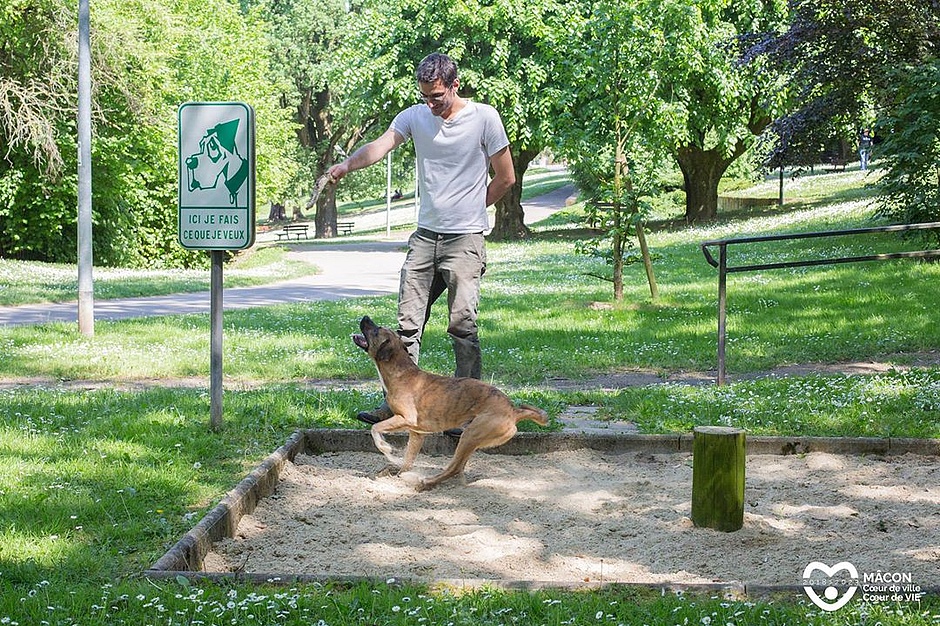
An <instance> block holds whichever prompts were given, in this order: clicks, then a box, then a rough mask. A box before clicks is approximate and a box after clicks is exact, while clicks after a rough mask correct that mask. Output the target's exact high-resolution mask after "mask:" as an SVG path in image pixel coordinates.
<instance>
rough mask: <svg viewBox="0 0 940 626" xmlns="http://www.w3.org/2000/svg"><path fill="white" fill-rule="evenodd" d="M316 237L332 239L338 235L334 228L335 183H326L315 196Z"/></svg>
mask: <svg viewBox="0 0 940 626" xmlns="http://www.w3.org/2000/svg"><path fill="white" fill-rule="evenodd" d="M316 226H317V234H316V235H315V238H316V239H332V238H333V237H336V236H338V235H339V233H338V231H337V228H336V185H327V186H326V188H324V189H323V192H322V193H320V197H319V198H317V215H316Z"/></svg>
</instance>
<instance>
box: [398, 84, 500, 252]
mask: <svg viewBox="0 0 940 626" xmlns="http://www.w3.org/2000/svg"><path fill="white" fill-rule="evenodd" d="M391 128H392V130H394V131H395V132H397V133H398V134H399V135H401V136H402V137H404V138H405V139H408V138H411V139H412V141H414V144H415V152H416V153H417V155H418V180H419V181H420V182H419V186H420V196H421V205H420V207H419V209H418V226H419V227H421V228H427V229H428V230H433V231H434V232H438V233H447V234H466V233H476V232H480V231H485V230H487V229H488V228H489V222H488V220H487V217H486V186H487V184H488V182H489V169H490V157H491V156H492V155H494V154H496V153H497V152H499V151H500V150H502V149H503V148H505V147H506V146H508V145H509V138H508V137H507V136H506V129H505V128H504V127H503V122H502V120H501V119H500V118H499V113H497V111H496V109H494V108H493V107H491V106H489V105H487V104H479V103H476V102H472V101H468V102H467V103H466V106H464V107H463V108H462V109H461V110H460V111H458V112H457V115H455V116H454V117H453V118H451V119H449V120H444V119H442V118H440V117H436V116H434V115H432V114H431V109H429V108H428V107H427V105H425V104H416V105H414V106H411V107H409V108H407V109H405V110H404V111H402V112H401V113H399V114H398V115H397V116H396V117H395V119H394V120H393V121H392V125H391Z"/></svg>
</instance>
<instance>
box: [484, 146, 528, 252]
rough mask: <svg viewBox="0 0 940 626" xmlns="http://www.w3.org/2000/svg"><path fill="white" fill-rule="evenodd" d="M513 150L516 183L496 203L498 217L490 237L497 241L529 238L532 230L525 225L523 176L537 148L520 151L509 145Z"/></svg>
mask: <svg viewBox="0 0 940 626" xmlns="http://www.w3.org/2000/svg"><path fill="white" fill-rule="evenodd" d="M509 150H510V151H511V152H512V167H513V169H514V170H515V172H516V183H515V184H514V185H513V186H512V187H510V189H509V191H507V192H506V195H505V196H503V197H502V199H501V200H499V201H498V202H497V203H496V219H495V220H494V224H493V231H492V232H491V233H490V235H489V237H490V239H494V240H497V241H510V240H517V239H527V238H528V237H531V236H532V231H531V230H529V227H528V226H526V225H525V210H524V209H523V208H522V177H523V176H525V172H526V170H527V169H528V168H529V163H530V162H531V161H532V159H534V158H535V157H536V156H538V153H539V151H537V150H520V151H518V153H517V152H516V151H515V150H514V149H513V147H512V145H510V146H509Z"/></svg>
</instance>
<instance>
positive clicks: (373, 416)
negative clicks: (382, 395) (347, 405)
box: [356, 402, 392, 426]
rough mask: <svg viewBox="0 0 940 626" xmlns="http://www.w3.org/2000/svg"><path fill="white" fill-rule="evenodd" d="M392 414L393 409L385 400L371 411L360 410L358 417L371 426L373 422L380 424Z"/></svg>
mask: <svg viewBox="0 0 940 626" xmlns="http://www.w3.org/2000/svg"><path fill="white" fill-rule="evenodd" d="M391 416H392V410H391V409H390V408H388V405H387V404H386V403H384V402H383V403H382V404H381V405H379V406H377V407H375V408H374V409H372V410H371V411H360V412H359V413H357V414H356V419H357V420H359V421H360V422H365V423H366V424H369V425H370V426H371V425H372V424H378V423H379V422H381V421H384V420H387V419H388V418H390V417H391Z"/></svg>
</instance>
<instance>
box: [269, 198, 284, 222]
mask: <svg viewBox="0 0 940 626" xmlns="http://www.w3.org/2000/svg"><path fill="white" fill-rule="evenodd" d="M284 219H287V212H286V211H285V209H284V205H283V204H282V203H280V202H272V203H271V210H270V211H268V221H269V222H276V221H279V220H284Z"/></svg>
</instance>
